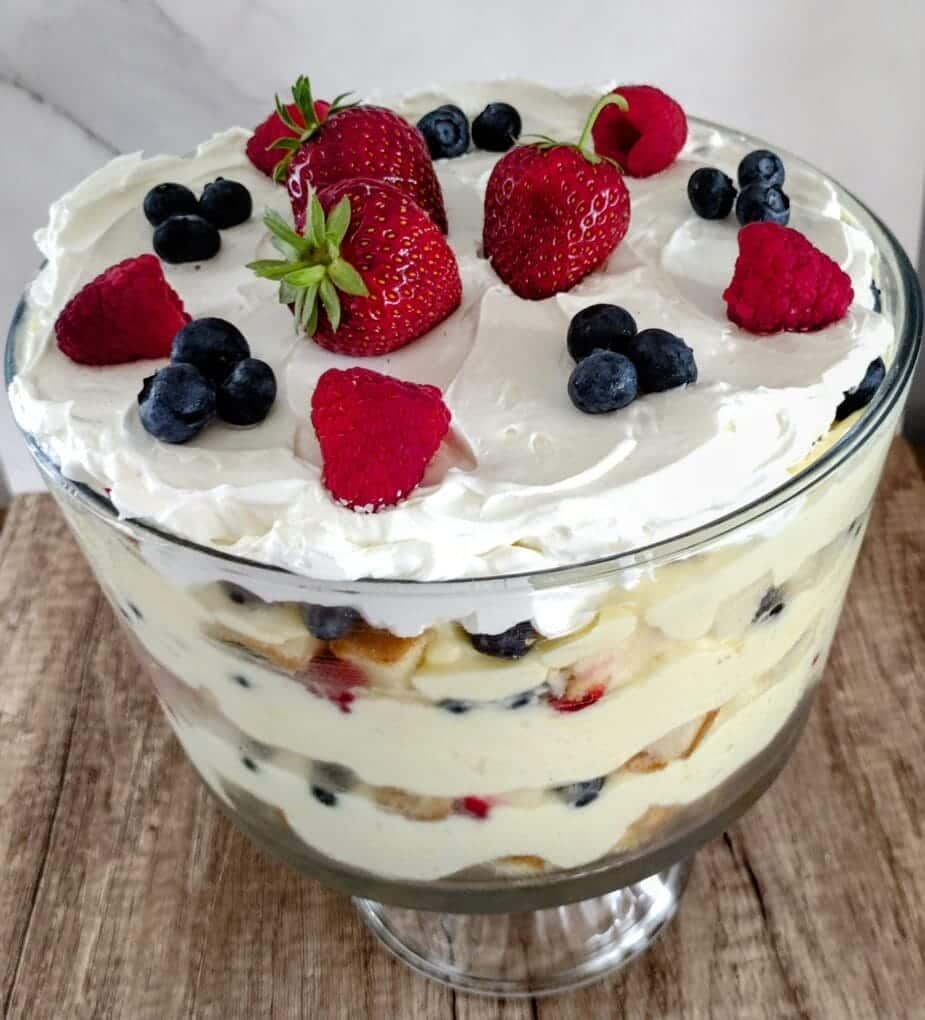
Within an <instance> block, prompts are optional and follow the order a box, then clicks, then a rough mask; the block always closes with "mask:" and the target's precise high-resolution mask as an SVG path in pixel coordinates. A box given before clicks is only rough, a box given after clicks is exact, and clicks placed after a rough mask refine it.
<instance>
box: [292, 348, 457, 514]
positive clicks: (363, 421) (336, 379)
mask: <svg viewBox="0 0 925 1020" xmlns="http://www.w3.org/2000/svg"><path fill="white" fill-rule="evenodd" d="M312 425H314V427H315V433H316V435H317V436H318V442H319V443H320V445H321V455H322V458H323V460H324V472H323V474H322V479H321V480H322V482H323V483H324V485H325V488H327V490H328V491H329V492H330V493H331V495H332V496H333V497H334V498H335V499H336V500H338V501H339V502H341V503H343V504H344V505H345V506H348V507H350V508H351V509H352V510H357V511H359V512H361V513H374V512H375V511H377V510H381V509H382V508H383V507H387V506H394V504H396V503H398V502H400V501H401V500H403V499H406V498H407V497H408V495H409V493H410V492H411V491H412V490H413V489H414V488H415V486H417V485H418V484H420V481H421V479H422V478H423V477H424V472H425V470H426V469H427V465H428V464H429V463H430V461H431V460H432V459H433V456H434V454H435V453H436V452H437V449H438V448H439V446H440V444H441V442H442V441H443V437H444V436H445V435H446V433H447V430H448V429H449V427H450V412H449V409H448V408H447V406H446V404H444V402H443V397H442V395H441V393H440V390H438V389H437V387H436V386H421V385H418V384H416V383H408V382H402V381H401V380H399V379H393V378H392V377H391V376H388V375H380V373H378V372H373V371H370V369H368V368H350V369H347V370H346V371H344V370H342V369H339V368H329V369H328V370H327V372H325V373H324V375H322V376H321V378H320V379H319V380H318V385H317V386H316V387H315V392H314V394H313V395H312Z"/></svg>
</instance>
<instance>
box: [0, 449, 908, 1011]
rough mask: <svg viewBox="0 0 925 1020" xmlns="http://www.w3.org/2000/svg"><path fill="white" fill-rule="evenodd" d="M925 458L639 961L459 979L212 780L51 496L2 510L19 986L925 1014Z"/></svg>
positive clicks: (8, 822)
mask: <svg viewBox="0 0 925 1020" xmlns="http://www.w3.org/2000/svg"><path fill="white" fill-rule="evenodd" d="M923 692H925V479H923V475H922V473H921V471H920V466H919V464H918V463H917V461H916V459H915V455H914V454H913V452H912V451H911V449H910V448H909V447H908V446H907V445H906V444H905V443H903V442H902V441H898V442H897V443H896V446H895V447H894V449H893V451H892V454H891V457H890V461H889V464H888V467H887V472H886V476H885V478H884V483H883V486H882V488H881V492H880V496H879V499H878V502H877V506H876V509H875V512H874V515H873V519H872V522H871V525H870V530H869V532H868V536H867V539H866V541H865V544H864V549H863V551H862V554H861V560H860V563H859V566H858V571H857V573H856V576H855V579H854V582H853V584H852V588H851V591H850V593H849V598H848V604H847V608H846V611H845V615H844V617H843V620H842V625H841V629H840V631H839V634H838V638H837V641H836V645H835V648H834V651H833V653H832V657H831V660H830V663H829V667H828V671H827V674H826V677H825V680H824V683H823V689H822V692H821V694H820V696H819V698H818V700H817V703H816V707H815V708H814V710H813V715H812V718H811V720H810V723H809V726H808V729H807V732H806V734H805V736H804V738H803V740H802V743H801V744H800V746H799V748H798V749H797V751H796V753H795V755H794V757H793V760H792V761H791V763H790V765H789V766H788V768H787V769H786V771H785V772H784V774H783V776H782V777H781V779H780V780H779V781H778V783H777V784H776V786H775V787H774V788H773V789H772V791H771V792H770V793H769V794H768V795H766V796H765V797H764V799H763V800H762V801H760V802H759V804H758V805H757V806H756V807H755V808H753V809H752V811H751V812H750V813H749V814H748V815H747V816H746V817H745V818H744V819H743V820H741V821H740V822H739V823H738V824H737V825H736V826H735V827H734V828H733V829H732V830H731V831H730V832H728V833H727V834H726V835H725V836H724V837H723V838H722V839H719V840H717V841H715V842H714V843H713V844H712V845H710V846H709V847H707V848H706V849H704V850H703V851H702V852H701V853H700V854H699V855H698V857H697V862H696V864H695V868H694V873H693V877H692V880H691V884H690V886H689V889H688V892H687V894H686V897H685V900H684V904H683V906H682V910H681V913H680V915H679V917H678V919H677V920H676V921H675V922H674V924H673V925H672V926H671V927H670V928H669V930H668V932H667V933H666V934H665V936H664V937H663V938H662V940H661V941H660V942H659V943H658V945H657V946H656V947H655V948H654V949H653V950H652V951H651V952H650V953H648V954H647V955H646V956H644V957H643V958H642V959H641V960H640V961H638V962H637V963H635V964H634V965H632V966H631V967H630V968H629V969H628V970H627V971H626V972H625V973H623V974H621V975H618V976H616V977H615V978H613V979H611V980H609V981H606V982H604V983H601V984H598V985H596V986H593V987H591V988H588V989H586V990H584V991H581V992H578V993H575V994H572V995H569V996H564V997H559V998H553V999H540V1000H526V1001H519V1002H507V1003H500V1002H495V1001H491V1000H485V999H479V998H475V997H471V996H467V995H462V994H459V995H457V994H454V993H453V992H451V991H448V990H446V989H443V988H441V987H439V986H436V985H434V984H431V983H428V982H425V981H423V980H421V979H419V978H417V977H415V976H414V975H413V974H412V973H411V972H410V971H408V970H406V969H405V968H404V967H402V966H401V965H400V964H398V963H395V962H393V961H392V960H391V959H390V958H389V957H388V956H387V955H386V953H385V951H384V950H381V949H380V948H379V947H378V946H377V945H376V944H375V943H374V941H373V939H372V938H371V937H370V936H369V935H367V934H366V932H365V930H364V929H363V928H362V926H361V925H360V923H359V922H358V921H357V920H356V918H355V917H354V915H353V912H352V910H351V907H350V904H349V902H348V901H347V900H346V899H345V898H344V897H342V896H340V895H337V894H334V893H331V892H328V891H327V890H325V889H323V888H322V887H321V886H319V885H318V884H317V883H315V882H311V881H308V880H306V879H303V878H300V877H299V876H297V875H296V874H294V873H293V872H290V871H288V870H286V869H285V868H283V867H280V866H277V865H275V864H273V863H271V862H269V861H268V860H266V859H264V858H263V857H262V856H261V854H260V853H259V852H258V851H257V850H255V849H254V848H253V847H252V846H251V845H250V844H249V843H248V841H247V840H246V839H245V838H244V837H243V836H240V835H239V834H238V833H237V832H236V831H235V830H234V829H233V828H232V827H231V825H230V824H229V823H228V822H227V821H226V820H225V819H224V817H223V816H222V815H221V814H220V813H219V812H218V810H217V809H216V808H215V807H214V806H213V804H212V803H211V801H210V800H209V798H208V796H207V794H206V793H205V791H204V790H203V789H202V788H201V787H200V785H199V781H198V780H197V779H195V778H194V776H193V773H192V771H191V769H190V768H189V767H188V766H187V765H186V764H185V761H184V759H183V755H182V752H181V751H180V748H179V745H178V744H177V742H176V741H175V739H174V738H173V736H172V735H171V734H170V732H169V730H168V727H167V724H166V722H165V721H164V720H163V719H162V718H161V715H160V711H159V709H158V708H157V705H156V703H155V700H154V697H153V695H152V693H151V691H150V690H149V688H148V686H147V685H146V683H145V682H143V681H142V680H141V679H140V678H139V675H138V670H137V668H136V666H135V664H134V662H133V661H132V658H131V655H130V653H129V651H128V649H127V647H126V645H125V643H124V641H123V639H122V636H121V634H120V632H119V630H118V628H117V625H116V623H115V621H114V619H113V617H112V614H111V612H110V610H109V608H108V606H107V605H106V603H105V602H104V600H103V598H102V596H101V595H100V593H99V591H98V589H97V588H96V586H95V584H94V582H93V579H92V577H91V575H90V572H89V569H88V568H87V567H86V565H85V564H84V561H83V559H82V558H81V556H80V554H79V553H78V551H77V549H76V546H75V545H74V543H73V541H72V540H71V538H70V536H69V534H68V532H67V530H66V528H65V526H64V523H63V521H62V520H61V518H60V516H59V514H58V512H57V510H56V509H55V506H54V504H53V502H52V501H51V499H50V497H48V496H27V497H21V498H19V499H18V500H16V501H15V502H14V504H13V506H12V508H11V511H10V513H9V515H8V518H7V521H6V525H5V527H4V529H3V532H2V535H0V762H2V765H0V854H2V858H0V860H2V863H3V868H2V872H0V917H2V921H3V923H2V925H0V1009H2V1015H3V1016H4V1017H8V1018H9V1020H46V1018H53V1020H58V1018H63V1020H72V1018H73V1020H85V1018H86V1020H90V1018H92V1020H149V1018H150V1020H186V1018H195V1020H200V1018H201V1020H262V1018H270V1020H296V1018H302V1017H308V1018H318V1020H360V1018H365V1017H370V1018H380V1017H381V1018H389V1020H391V1018H398V1020H406V1018H410V1020H418V1018H424V1020H443V1018H446V1020H451V1018H452V1020H579V1018H582V1020H584V1018H605V1020H606V1018H611V1017H613V1018H617V1017H628V1018H631V1020H636V1018H639V1020H655V1018H659V1017H670V1018H673V1020H727V1018H728V1020H789V1018H808V1020H830V1018H831V1020H854V1018H859V1020H867V1018H871V1020H874V1018H876V1020H893V1018H896V1020H905V1018H909V1020H913V1018H919V1017H923V1016H925V867H923V865H925V840H923V831H922V830H923V815H925V752H923V736H925V693H923Z"/></svg>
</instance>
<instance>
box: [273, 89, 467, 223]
mask: <svg viewBox="0 0 925 1020" xmlns="http://www.w3.org/2000/svg"><path fill="white" fill-rule="evenodd" d="M292 98H293V100H294V101H295V105H296V107H297V110H298V116H296V117H288V114H287V113H286V108H284V107H283V106H282V104H281V103H280V101H279V99H277V101H276V105H277V113H278V114H279V116H280V118H281V119H282V120H283V121H285V122H286V123H287V125H288V126H289V127H290V128H291V129H293V130H294V131H295V132H296V134H297V136H296V137H287V138H281V139H278V140H277V141H276V142H275V143H274V147H275V148H276V149H279V150H281V151H283V152H285V155H284V156H283V158H282V159H281V160H280V162H279V163H278V164H277V166H276V170H275V171H274V176H275V177H276V178H277V180H285V181H286V186H287V188H288V189H289V198H290V200H291V202H292V213H293V216H294V217H295V222H296V227H297V228H298V229H299V230H301V229H302V228H303V226H304V224H305V217H306V215H307V212H306V210H307V208H308V202H309V196H310V194H311V192H312V190H314V191H321V190H322V189H323V188H326V187H328V186H329V185H331V184H336V183H337V182H338V181H343V180H348V179H350V178H353V177H371V178H374V179H375V180H380V181H386V182H388V183H389V184H392V185H394V186H395V187H397V188H398V189H399V190H400V191H403V192H404V193H405V194H406V195H409V196H410V197H411V198H413V199H414V201H415V202H417V204H418V205H419V206H420V207H421V208H422V209H423V210H424V211H425V212H426V213H428V215H429V216H430V217H431V219H433V221H434V223H436V224H437V226H438V227H439V228H440V230H441V231H442V232H443V233H444V234H445V233H446V230H447V222H446V209H445V208H444V205H443V193H442V192H441V190H440V182H439V181H438V180H437V174H436V173H435V171H434V164H433V161H432V160H431V158H430V153H429V152H428V149H427V143H426V142H425V141H424V136H423V135H422V134H421V132H420V131H418V129H417V128H416V127H413V126H412V125H411V124H409V123H408V122H407V121H406V120H405V119H404V118H402V117H399V116H398V114H397V113H393V112H392V111H391V110H386V109H384V108H383V107H380V106H359V105H356V104H346V105H345V104H344V103H343V100H344V98H345V96H338V97H337V98H336V99H335V100H334V102H333V103H332V104H331V107H330V109H329V110H328V111H327V116H326V117H325V118H324V121H323V122H321V120H320V119H319V117H318V116H317V114H316V112H315V108H314V105H313V102H312V92H311V85H310V83H309V80H308V79H307V78H306V77H304V76H302V77H300V78H299V79H298V80H297V81H296V83H295V85H293V87H292ZM287 118H288V119H287ZM299 121H303V122H304V125H305V126H304V128H301V129H299V125H298V122H299Z"/></svg>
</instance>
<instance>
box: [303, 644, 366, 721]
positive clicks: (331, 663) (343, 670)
mask: <svg viewBox="0 0 925 1020" xmlns="http://www.w3.org/2000/svg"><path fill="white" fill-rule="evenodd" d="M303 682H304V683H305V686H306V687H307V688H308V690H309V691H311V693H312V694H314V695H315V696H316V697H318V698H324V699H325V700H326V701H330V702H331V704H332V705H336V706H337V707H338V708H339V709H340V710H341V712H343V713H344V714H345V715H346V714H348V713H349V712H350V706H351V705H352V704H353V703H354V701H356V689H357V688H358V687H365V686H366V683H367V680H366V677H365V675H364V674H363V673H362V672H361V671H360V670H359V669H357V667H356V666H354V665H353V664H352V663H350V662H344V661H342V660H341V659H338V658H337V657H336V656H334V655H329V654H324V655H319V656H316V657H315V658H314V659H312V661H311V663H310V664H309V666H308V669H307V671H306V673H305V676H304V680H303Z"/></svg>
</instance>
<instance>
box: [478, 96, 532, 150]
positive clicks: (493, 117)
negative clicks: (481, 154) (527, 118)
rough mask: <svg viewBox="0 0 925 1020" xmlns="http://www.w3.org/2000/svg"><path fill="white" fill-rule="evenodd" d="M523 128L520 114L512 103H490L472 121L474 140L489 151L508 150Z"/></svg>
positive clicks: (481, 147)
mask: <svg viewBox="0 0 925 1020" xmlns="http://www.w3.org/2000/svg"><path fill="white" fill-rule="evenodd" d="M522 130H523V124H522V123H521V120H520V114H519V113H518V112H517V110H516V109H515V108H514V107H513V106H511V104H510V103H489V104H488V106H486V107H485V109H484V110H482V112H481V113H480V114H479V115H478V117H476V118H475V120H474V121H473V122H472V141H473V143H474V144H475V145H477V146H478V147H479V148H480V149H485V150H487V151H488V152H507V150H508V149H509V148H510V147H511V146H512V145H513V144H514V143H515V142H516V141H517V139H518V138H520V132H521V131H522Z"/></svg>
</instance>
